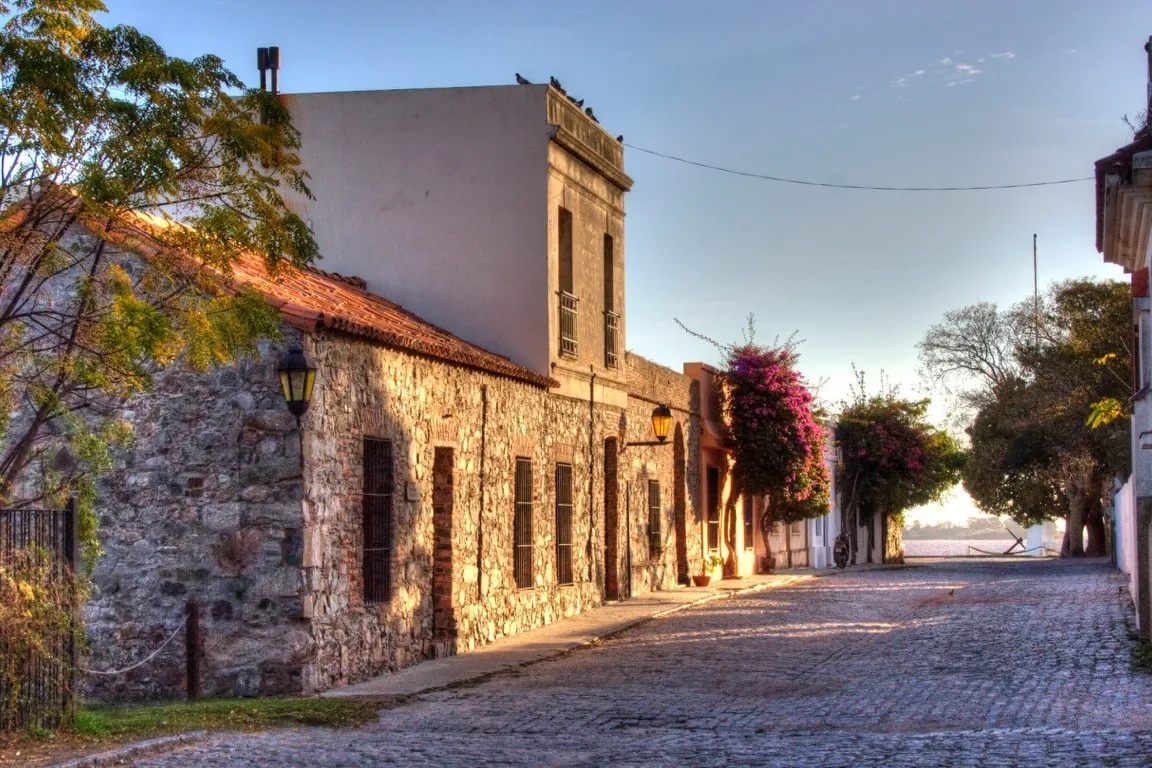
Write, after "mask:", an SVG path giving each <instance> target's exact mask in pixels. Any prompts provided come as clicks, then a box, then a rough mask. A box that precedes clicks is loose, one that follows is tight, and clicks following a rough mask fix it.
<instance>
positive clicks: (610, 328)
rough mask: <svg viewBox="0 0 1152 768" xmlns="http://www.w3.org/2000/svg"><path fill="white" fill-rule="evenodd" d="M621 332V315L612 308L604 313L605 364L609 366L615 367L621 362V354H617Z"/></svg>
mask: <svg viewBox="0 0 1152 768" xmlns="http://www.w3.org/2000/svg"><path fill="white" fill-rule="evenodd" d="M619 334H620V315H618V314H616V313H615V312H613V311H612V310H608V311H607V312H605V313H604V365H605V367H608V368H615V367H617V366H618V365H619V364H620V356H619V355H618V354H617V352H616V350H617V344H618V343H619Z"/></svg>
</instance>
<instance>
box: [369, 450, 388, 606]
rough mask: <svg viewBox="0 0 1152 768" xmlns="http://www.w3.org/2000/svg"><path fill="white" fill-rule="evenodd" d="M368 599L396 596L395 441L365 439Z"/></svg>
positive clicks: (372, 600) (384, 599)
mask: <svg viewBox="0 0 1152 768" xmlns="http://www.w3.org/2000/svg"><path fill="white" fill-rule="evenodd" d="M363 451H364V493H363V499H362V502H361V505H362V516H363V520H362V528H363V536H364V563H363V572H362V575H363V581H364V602H365V603H369V604H372V603H386V602H388V601H389V600H390V599H391V598H392V525H393V520H392V492H393V478H392V443H391V442H390V441H388V440H378V439H376V438H371V437H366V438H364V449H363Z"/></svg>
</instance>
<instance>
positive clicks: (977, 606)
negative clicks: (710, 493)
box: [141, 561, 1152, 768]
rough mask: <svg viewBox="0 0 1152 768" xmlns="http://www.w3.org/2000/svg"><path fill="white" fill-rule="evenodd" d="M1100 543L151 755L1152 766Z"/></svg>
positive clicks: (753, 599) (837, 587)
mask: <svg viewBox="0 0 1152 768" xmlns="http://www.w3.org/2000/svg"><path fill="white" fill-rule="evenodd" d="M1123 583H1124V582H1123V579H1122V577H1121V576H1119V575H1118V574H1117V573H1116V572H1115V571H1113V570H1112V569H1111V568H1110V566H1108V565H1107V564H1106V563H1103V562H1100V561H1091V562H1087V563H1083V562H1082V563H1072V562H1061V561H1042V562H1023V561H1011V562H1001V561H996V562H991V561H980V562H973V561H939V562H934V563H931V564H927V565H919V566H913V567H908V568H896V569H883V570H870V571H853V572H845V573H839V574H834V575H829V576H825V577H824V578H818V579H815V580H811V581H809V582H806V583H804V584H801V585H796V586H790V587H783V588H778V589H774V590H768V591H764V592H760V593H754V594H749V595H744V596H741V597H736V598H733V599H730V600H724V601H720V602H716V603H712V604H709V605H706V606H702V607H699V608H696V609H692V610H688V611H685V612H682V613H679V614H676V615H673V616H670V617H667V618H664V619H659V620H654V621H651V622H648V623H647V624H644V625H642V626H639V627H637V628H634V629H632V630H629V631H627V632H625V633H623V634H621V635H619V636H617V637H615V638H613V639H611V640H608V641H605V642H602V643H600V644H598V645H596V646H594V647H590V648H586V649H582V650H577V651H574V652H571V653H568V654H566V655H564V656H562V657H559V658H555V659H552V660H549V661H545V662H541V663H538V664H535V665H532V666H530V667H527V668H524V669H522V670H521V671H520V672H518V673H516V674H509V675H500V676H497V677H494V678H492V679H490V680H488V681H486V682H483V683H481V684H478V685H474V686H469V687H462V688H458V689H455V690H449V691H442V692H437V693H432V694H425V695H423V696H420V697H417V698H414V699H411V700H409V701H407V702H405V703H403V704H401V705H399V706H396V707H394V708H391V709H388V710H386V711H384V712H383V713H382V715H381V719H380V723H379V725H375V726H372V727H369V728H361V729H356V730H348V731H340V732H333V731H327V730H319V729H315V730H299V731H280V732H271V733H265V734H259V735H243V736H235V735H221V736H216V737H213V738H212V739H211V740H209V741H207V742H204V743H201V744H199V745H197V746H193V747H190V748H187V749H184V750H182V751H179V752H175V753H170V754H167V755H162V756H157V757H154V758H151V759H150V760H148V761H146V762H144V763H141V765H149V766H181V768H200V767H201V766H203V767H204V768H207V767H208V766H220V765H262V766H280V765H298V764H299V765H304V764H306V765H309V766H360V765H371V764H380V763H396V764H404V765H465V764H468V765H475V764H492V763H495V764H515V765H519V764H528V765H539V764H545V765H547V764H555V765H610V764H612V765H619V764H636V765H639V764H659V765H672V764H676V765H771V766H786V765H813V766H818V765H819V766H822V765H830V766H831V765H836V766H839V765H845V766H847V765H852V766H881V765H883V766H935V765H949V766H969V765H973V766H975V765H995V766H1019V765H1024V766H1033V765H1035V766H1041V765H1043V766H1053V765H1075V766H1083V765H1103V766H1147V765H1149V764H1152V675H1150V674H1147V673H1139V672H1133V671H1132V669H1131V649H1132V642H1131V641H1130V640H1129V637H1128V631H1129V630H1128V626H1127V621H1128V620H1129V614H1130V610H1129V608H1128V607H1127V602H1126V601H1127V599H1128V598H1127V596H1126V595H1124V594H1121V587H1122V585H1123Z"/></svg>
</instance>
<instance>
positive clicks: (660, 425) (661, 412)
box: [620, 405, 672, 453]
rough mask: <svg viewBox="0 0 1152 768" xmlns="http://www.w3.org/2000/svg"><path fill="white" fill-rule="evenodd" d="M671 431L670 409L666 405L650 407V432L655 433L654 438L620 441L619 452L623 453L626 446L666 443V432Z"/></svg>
mask: <svg viewBox="0 0 1152 768" xmlns="http://www.w3.org/2000/svg"><path fill="white" fill-rule="evenodd" d="M671 431H672V409H671V408H669V407H668V406H666V405H658V406H656V407H655V408H653V409H652V432H653V433H655V435H656V439H655V440H642V441H639V442H635V443H626V442H621V443H620V452H621V453H623V452H624V449H625V448H627V447H628V446H633V445H634V446H641V445H668V444H669V443H668V433H669V432H671Z"/></svg>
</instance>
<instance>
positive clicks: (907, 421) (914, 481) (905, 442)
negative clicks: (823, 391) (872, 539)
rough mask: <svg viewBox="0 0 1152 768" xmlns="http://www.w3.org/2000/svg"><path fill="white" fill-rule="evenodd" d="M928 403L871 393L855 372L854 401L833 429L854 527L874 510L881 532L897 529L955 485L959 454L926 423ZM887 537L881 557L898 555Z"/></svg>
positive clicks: (888, 393)
mask: <svg viewBox="0 0 1152 768" xmlns="http://www.w3.org/2000/svg"><path fill="white" fill-rule="evenodd" d="M928 405H929V401H928V400H908V399H905V398H901V397H899V396H898V394H897V393H896V392H895V391H894V390H892V389H889V388H887V387H883V386H882V387H881V389H880V391H879V392H878V393H875V394H871V395H870V394H868V393H867V388H866V386H865V381H864V374H863V373H858V374H857V383H856V386H855V387H854V389H853V399H852V400H851V401H849V402H848V403H845V405H844V407H843V408H842V409H841V411H840V415H839V417H838V418H837V422H836V430H835V435H836V445H837V447H838V448H839V449H840V454H841V461H840V465H839V475H838V484H839V486H840V488H841V489H843V490H842V493H844V494H846V502H847V503H846V505H845V508H846V511H847V512H848V514H850V515H851V516H852V520H853V521H855V523H856V524H857V525H859V521H860V520H861V513H862V512H863V513H864V518H865V519H866V520H867V523H868V525H869V526H871V525H873V522H872V521H873V519H874V514H875V513H877V512H879V513H880V514H881V518H882V520H883V524H884V526H885V529H886V532H888V531H892V532H894V531H899V530H900V529H901V528H902V527H903V514H904V512H905V511H906V510H908V509H911V508H913V507H917V506H920V505H922V504H928V503H929V502H932V501H936V500H938V499H939V498H940V497H941V496H943V494H944V493H946V492H947V491H949V490H950V489H951V488H953V487H954V486H955V485H956V484H957V483H958V482H960V472H961V469H962V467H963V465H964V459H965V456H964V452H963V451H962V450H961V448H960V446H959V445H958V443H957V442H956V440H955V439H954V438H953V437H952V436H951V435H949V434H948V433H947V432H945V431H943V430H941V429H938V428H937V427H935V426H933V425H932V424H930V423H929V422H928V419H927V413H928ZM887 538H888V536H887V535H886V536H885V539H886V541H885V550H886V554H885V557H886V558H891V557H898V556H899V555H898V552H897V551H896V547H895V542H889V541H887ZM854 543H855V542H854V541H853V544H854Z"/></svg>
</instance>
